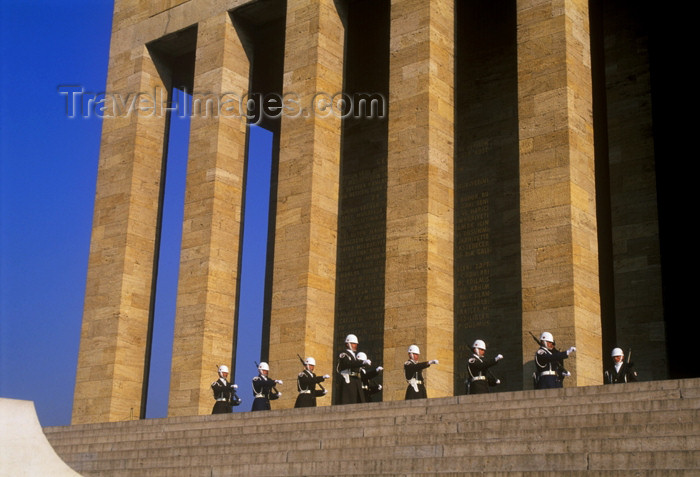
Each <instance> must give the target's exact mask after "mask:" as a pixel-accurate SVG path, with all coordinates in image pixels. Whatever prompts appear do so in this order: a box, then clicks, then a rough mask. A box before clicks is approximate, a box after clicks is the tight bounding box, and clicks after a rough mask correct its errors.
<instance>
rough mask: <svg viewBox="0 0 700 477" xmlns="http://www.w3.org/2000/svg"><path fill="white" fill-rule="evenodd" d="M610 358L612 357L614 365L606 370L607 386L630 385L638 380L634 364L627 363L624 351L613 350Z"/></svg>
mask: <svg viewBox="0 0 700 477" xmlns="http://www.w3.org/2000/svg"><path fill="white" fill-rule="evenodd" d="M610 356H612V359H613V364H612V366H610V367H609V368H608V369H606V370H605V377H604V380H603V382H604V383H605V384H617V383H630V382H633V381H636V380H637V371H636V370H635V369H634V364H632V363H630V362H629V361H628V362H627V363H625V354H624V353H623V352H622V349H620V348H615V349H613V350H612V353H611V354H610Z"/></svg>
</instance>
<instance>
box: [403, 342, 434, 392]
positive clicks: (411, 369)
mask: <svg viewBox="0 0 700 477" xmlns="http://www.w3.org/2000/svg"><path fill="white" fill-rule="evenodd" d="M419 357H420V349H419V348H418V346H416V345H411V346H409V347H408V361H406V362H405V363H404V364H403V372H404V374H405V375H406V381H408V387H407V388H406V397H405V399H406V400H408V399H422V398H426V397H428V394H427V392H426V390H425V384H424V379H423V370H424V369H425V368H429V367H430V365H431V364H439V363H438V360H437V359H431V360H430V361H424V362H422V363H419V362H418V361H417V360H418V358H419Z"/></svg>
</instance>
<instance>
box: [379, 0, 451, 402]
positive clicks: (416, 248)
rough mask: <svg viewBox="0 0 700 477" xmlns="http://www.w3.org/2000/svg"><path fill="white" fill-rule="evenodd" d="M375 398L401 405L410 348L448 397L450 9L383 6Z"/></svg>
mask: <svg viewBox="0 0 700 477" xmlns="http://www.w3.org/2000/svg"><path fill="white" fill-rule="evenodd" d="M390 55H391V56H390V58H391V60H390V79H389V81H390V83H389V91H390V105H389V132H388V134H389V141H388V142H389V155H388V182H387V237H386V295H385V318H384V323H385V324H384V346H385V348H384V367H385V371H384V373H385V374H384V383H385V386H384V389H385V391H384V399H385V400H399V399H403V397H404V392H405V389H406V380H405V378H404V374H403V363H404V361H405V360H406V359H407V349H408V346H409V345H411V344H416V345H418V346H419V347H420V349H421V353H422V354H421V360H423V359H438V360H439V361H440V364H439V365H437V366H432V367H431V368H430V369H429V370H428V371H427V372H425V376H426V377H427V388H428V397H439V396H450V395H452V394H453V389H454V386H453V383H452V381H453V363H454V358H453V350H452V346H453V338H452V336H453V333H454V326H453V322H454V317H453V307H454V304H453V301H454V298H453V295H454V292H453V289H454V285H453V273H452V269H453V255H454V251H453V247H454V237H453V223H454V221H453V201H454V183H453V180H454V179H453V175H454V168H453V156H454V138H453V133H454V2H453V1H451V0H412V1H408V0H393V1H392V3H391V45H390Z"/></svg>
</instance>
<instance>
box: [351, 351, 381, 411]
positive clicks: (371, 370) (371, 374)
mask: <svg viewBox="0 0 700 477" xmlns="http://www.w3.org/2000/svg"><path fill="white" fill-rule="evenodd" d="M357 359H359V360H362V361H365V360H367V355H366V354H365V353H363V352H359V353H357ZM367 361H369V360H367ZM383 369H384V368H383V367H381V366H377V367H364V368H362V369H361V370H360V380H362V391H363V392H364V393H365V401H366V402H370V401H371V400H372V395H373V394H376V393H378V392H379V391H381V390H382V385H381V384H377V383H375V382H374V381H372V380H373V379H374V378H376V377H377V376H379V373H381V372H382V370H383Z"/></svg>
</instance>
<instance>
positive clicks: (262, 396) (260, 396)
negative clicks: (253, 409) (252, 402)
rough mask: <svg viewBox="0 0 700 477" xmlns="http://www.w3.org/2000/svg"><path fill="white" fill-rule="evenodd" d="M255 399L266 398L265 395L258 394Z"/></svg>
mask: <svg viewBox="0 0 700 477" xmlns="http://www.w3.org/2000/svg"><path fill="white" fill-rule="evenodd" d="M255 397H256V398H264V397H265V395H264V394H263V393H257V394H255Z"/></svg>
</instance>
